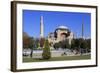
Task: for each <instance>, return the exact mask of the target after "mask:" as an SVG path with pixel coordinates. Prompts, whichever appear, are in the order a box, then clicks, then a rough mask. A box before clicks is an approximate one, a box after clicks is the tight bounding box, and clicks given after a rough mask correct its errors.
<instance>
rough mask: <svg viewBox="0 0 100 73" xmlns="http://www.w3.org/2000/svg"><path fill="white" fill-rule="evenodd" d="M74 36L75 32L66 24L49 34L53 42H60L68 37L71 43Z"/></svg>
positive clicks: (50, 41) (50, 40)
mask: <svg viewBox="0 0 100 73" xmlns="http://www.w3.org/2000/svg"><path fill="white" fill-rule="evenodd" d="M73 38H74V34H73V32H71V31H70V30H69V29H68V28H67V27H66V26H59V27H58V28H56V30H55V31H54V32H53V33H50V34H49V35H48V40H49V43H51V44H54V43H58V42H60V41H64V40H66V39H68V41H69V44H71V41H72V39H73Z"/></svg>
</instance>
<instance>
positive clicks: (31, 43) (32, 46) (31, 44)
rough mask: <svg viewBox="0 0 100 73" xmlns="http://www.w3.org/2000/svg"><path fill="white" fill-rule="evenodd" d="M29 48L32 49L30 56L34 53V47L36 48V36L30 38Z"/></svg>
mask: <svg viewBox="0 0 100 73" xmlns="http://www.w3.org/2000/svg"><path fill="white" fill-rule="evenodd" d="M29 48H30V49H31V53H30V57H32V55H33V49H34V38H32V37H30V38H29Z"/></svg>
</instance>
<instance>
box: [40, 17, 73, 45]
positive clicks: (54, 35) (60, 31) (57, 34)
mask: <svg viewBox="0 0 100 73" xmlns="http://www.w3.org/2000/svg"><path fill="white" fill-rule="evenodd" d="M40 37H41V38H43V37H44V24H43V16H41V18H40ZM73 38H74V34H73V32H71V30H69V29H68V27H66V26H63V25H61V26H59V27H57V28H56V29H55V31H54V32H50V33H49V34H48V41H49V43H51V44H55V43H58V42H60V41H63V40H65V39H68V41H69V44H71V41H72V39H73Z"/></svg>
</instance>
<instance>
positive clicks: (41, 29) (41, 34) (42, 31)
mask: <svg viewBox="0 0 100 73" xmlns="http://www.w3.org/2000/svg"><path fill="white" fill-rule="evenodd" d="M40 37H41V38H43V37H44V25H43V16H41V17H40Z"/></svg>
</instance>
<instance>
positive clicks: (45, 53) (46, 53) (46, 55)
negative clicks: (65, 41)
mask: <svg viewBox="0 0 100 73" xmlns="http://www.w3.org/2000/svg"><path fill="white" fill-rule="evenodd" d="M42 56H43V59H50V58H51V53H50V47H49V42H48V40H45V43H44V48H43V53H42Z"/></svg>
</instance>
